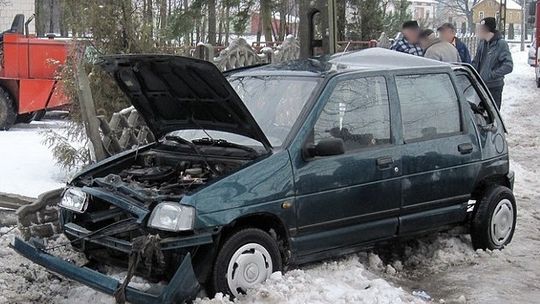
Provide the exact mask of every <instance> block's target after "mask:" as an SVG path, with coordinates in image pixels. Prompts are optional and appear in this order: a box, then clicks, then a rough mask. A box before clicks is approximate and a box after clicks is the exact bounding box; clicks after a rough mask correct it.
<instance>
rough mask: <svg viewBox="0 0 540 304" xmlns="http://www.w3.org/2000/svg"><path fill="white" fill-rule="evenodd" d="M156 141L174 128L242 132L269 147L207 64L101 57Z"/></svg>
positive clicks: (144, 57)
mask: <svg viewBox="0 0 540 304" xmlns="http://www.w3.org/2000/svg"><path fill="white" fill-rule="evenodd" d="M100 65H101V66H102V67H103V68H104V69H105V70H106V71H107V72H109V73H110V74H111V75H112V76H113V77H114V79H115V80H116V81H117V82H118V84H119V86H120V88H121V89H122V90H123V91H124V92H125V93H126V95H127V96H128V98H129V99H130V101H131V103H132V104H133V106H134V107H135V108H136V109H137V111H139V113H140V114H141V115H142V116H143V118H144V120H145V121H146V124H147V125H148V127H149V128H150V129H151V130H152V132H153V133H154V135H155V136H156V138H161V137H163V136H164V135H165V134H167V133H169V132H172V131H176V130H187V129H199V130H200V129H205V130H215V131H224V132H229V133H235V134H240V135H243V136H246V137H249V138H252V139H255V140H257V141H259V142H261V143H262V144H263V145H264V147H265V148H266V149H267V150H270V148H271V145H270V142H269V141H268V139H267V138H266V136H265V135H264V133H263V132H262V130H261V128H260V127H259V126H258V124H257V123H256V122H255V119H254V118H253V116H252V115H251V113H249V111H248V109H247V107H246V106H245V105H244V103H243V102H242V100H241V99H240V97H239V96H238V95H237V94H236V92H235V91H234V89H233V88H232V87H231V85H230V84H229V82H228V81H227V79H225V77H224V76H223V74H222V73H221V72H220V71H219V70H218V69H217V67H216V66H215V65H214V64H212V63H210V62H208V61H203V60H198V59H193V58H188V57H180V56H172V55H114V56H105V57H102V62H101V63H100Z"/></svg>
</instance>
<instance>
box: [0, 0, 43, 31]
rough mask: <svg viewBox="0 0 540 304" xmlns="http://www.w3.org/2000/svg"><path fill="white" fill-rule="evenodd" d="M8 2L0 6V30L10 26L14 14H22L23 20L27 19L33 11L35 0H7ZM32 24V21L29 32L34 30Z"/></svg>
mask: <svg viewBox="0 0 540 304" xmlns="http://www.w3.org/2000/svg"><path fill="white" fill-rule="evenodd" d="M8 3H9V4H7V5H5V6H0V31H2V32H3V31H5V30H7V29H9V28H11V23H12V22H13V18H15V15H17V14H24V16H25V17H26V19H25V20H27V19H28V17H30V16H32V14H33V13H34V3H35V0H9V1H8ZM34 24H35V23H34V21H32V23H30V25H29V30H30V33H34V32H35V26H34Z"/></svg>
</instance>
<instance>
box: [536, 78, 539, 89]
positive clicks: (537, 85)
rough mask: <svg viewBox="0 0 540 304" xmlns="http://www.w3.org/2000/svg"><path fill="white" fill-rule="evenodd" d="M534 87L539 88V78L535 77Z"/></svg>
mask: <svg viewBox="0 0 540 304" xmlns="http://www.w3.org/2000/svg"><path fill="white" fill-rule="evenodd" d="M536 87H537V88H540V78H537V79H536Z"/></svg>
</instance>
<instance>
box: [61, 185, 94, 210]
mask: <svg viewBox="0 0 540 304" xmlns="http://www.w3.org/2000/svg"><path fill="white" fill-rule="evenodd" d="M59 205H60V207H62V208H66V209H69V210H72V211H75V212H78V213H83V212H84V211H85V210H86V207H88V195H87V194H86V193H84V192H83V191H82V189H81V188H68V189H67V190H66V191H65V192H64V196H62V200H60V204H59Z"/></svg>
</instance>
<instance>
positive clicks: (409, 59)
mask: <svg viewBox="0 0 540 304" xmlns="http://www.w3.org/2000/svg"><path fill="white" fill-rule="evenodd" d="M328 62H330V63H332V64H335V65H338V66H339V68H340V69H342V68H344V67H342V66H346V67H345V68H351V69H354V68H363V69H400V68H420V67H436V66H439V67H444V66H446V67H447V66H449V64H448V63H444V62H441V61H436V60H432V59H427V58H424V57H419V56H414V55H410V54H405V53H401V52H397V51H391V50H388V49H383V48H369V49H364V50H361V51H356V52H350V53H338V54H334V55H332V56H331V58H330V60H329V61H328Z"/></svg>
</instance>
